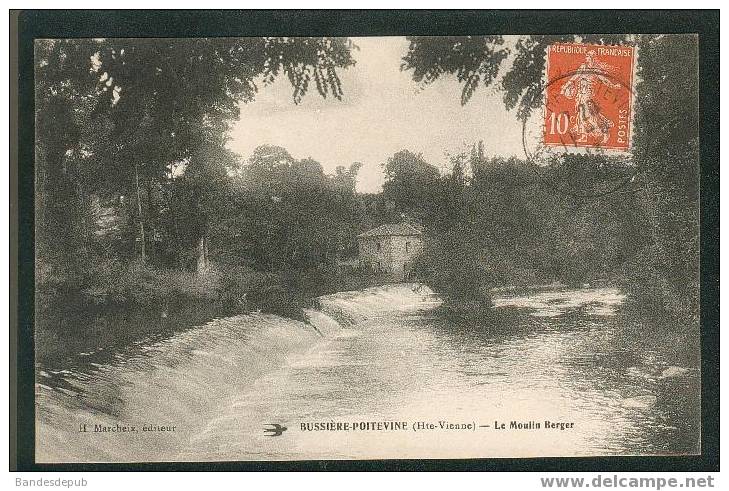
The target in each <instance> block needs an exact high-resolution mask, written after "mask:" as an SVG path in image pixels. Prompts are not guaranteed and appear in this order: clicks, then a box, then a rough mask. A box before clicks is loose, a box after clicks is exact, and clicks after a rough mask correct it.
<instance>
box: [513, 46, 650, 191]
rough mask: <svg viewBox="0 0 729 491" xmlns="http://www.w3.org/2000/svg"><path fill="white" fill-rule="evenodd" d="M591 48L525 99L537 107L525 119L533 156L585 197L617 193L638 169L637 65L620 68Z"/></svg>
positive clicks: (543, 175) (543, 172)
mask: <svg viewBox="0 0 729 491" xmlns="http://www.w3.org/2000/svg"><path fill="white" fill-rule="evenodd" d="M591 53H593V52H589V53H588V54H587V55H586V58H587V62H586V63H582V64H581V65H580V66H579V67H578V68H572V69H570V70H566V71H565V70H559V72H558V73H556V74H552V77H551V78H548V79H547V82H543V83H541V84H540V86H539V87H537V88H536V90H532V91H527V94H526V95H525V97H526V98H527V99H525V100H524V101H523V104H524V105H525V106H526V107H530V108H532V109H533V110H532V111H530V113H529V114H528V115H527V116H526V117H525V118H524V119H523V121H522V146H523V149H524V154H525V156H526V159H527V162H528V163H530V164H532V165H531V166H530V167H531V168H532V169H533V170H534V172H535V173H536V174H537V176H538V177H539V179H540V180H542V181H543V182H545V183H546V184H548V185H549V186H550V187H551V188H553V189H554V190H555V191H557V192H560V193H562V194H566V195H570V196H573V197H580V198H598V197H601V196H605V195H608V194H612V193H615V192H617V191H619V190H621V189H623V188H625V187H626V186H627V185H628V184H629V183H630V182H632V181H633V180H634V178H635V176H636V173H637V168H636V166H635V165H634V163H633V161H632V154H631V153H630V150H631V136H632V125H633V121H632V116H633V101H634V91H633V86H632V81H633V65H632V64H631V65H630V70H629V71H628V73H627V74H621V73H616V72H615V71H614V70H608V69H605V68H604V67H605V66H606V65H605V64H602V63H600V62H595V61H593V60H592V59H591V58H590V56H591ZM548 61H549V59H548ZM549 73H550V68H549V64H548V68H547V74H548V75H549ZM539 108H541V109H542V110H541V111H539V110H538V109H539ZM535 109H536V110H535Z"/></svg>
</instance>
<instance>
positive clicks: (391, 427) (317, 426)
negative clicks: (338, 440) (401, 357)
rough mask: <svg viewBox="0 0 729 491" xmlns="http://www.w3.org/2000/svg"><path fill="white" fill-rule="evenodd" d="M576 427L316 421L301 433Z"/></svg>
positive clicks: (567, 425)
mask: <svg viewBox="0 0 729 491" xmlns="http://www.w3.org/2000/svg"><path fill="white" fill-rule="evenodd" d="M574 427H575V423H574V422H569V421H549V420H544V421H543V422H542V421H516V420H513V421H508V422H502V421H498V420H496V421H494V424H493V425H486V424H477V423H476V422H453V421H445V420H440V421H412V422H408V421H315V422H302V423H300V424H299V429H300V430H301V431H306V432H310V431H408V430H410V431H428V430H461V431H463V430H466V431H476V430H477V429H491V430H562V431H564V430H567V429H572V428H574Z"/></svg>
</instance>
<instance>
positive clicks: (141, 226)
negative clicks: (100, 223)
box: [134, 163, 147, 264]
mask: <svg viewBox="0 0 729 491" xmlns="http://www.w3.org/2000/svg"><path fill="white" fill-rule="evenodd" d="M134 179H135V181H136V184H137V214H138V219H139V235H140V236H141V243H142V247H141V250H140V253H141V254H140V257H141V259H142V264H145V263H146V262H147V249H146V238H145V236H144V217H143V216H142V193H141V190H140V188H139V163H135V164H134Z"/></svg>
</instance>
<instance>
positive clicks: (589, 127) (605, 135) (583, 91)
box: [561, 51, 620, 144]
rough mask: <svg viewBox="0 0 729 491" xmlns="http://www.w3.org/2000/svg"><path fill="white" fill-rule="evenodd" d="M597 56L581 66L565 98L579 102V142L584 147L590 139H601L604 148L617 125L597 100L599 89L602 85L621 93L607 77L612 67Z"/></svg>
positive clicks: (565, 88)
mask: <svg viewBox="0 0 729 491" xmlns="http://www.w3.org/2000/svg"><path fill="white" fill-rule="evenodd" d="M594 55H595V52H594V51H588V52H587V54H585V62H584V63H583V64H581V65H580V67H579V68H578V69H577V71H576V72H575V74H574V75H572V77H570V79H569V80H568V81H567V83H566V84H564V86H563V87H562V90H561V92H562V94H563V95H564V96H565V97H567V98H569V99H572V98H574V100H575V125H574V126H573V131H574V132H575V133H576V134H577V135H578V138H577V140H576V141H577V142H578V143H584V142H586V141H587V137H588V136H594V137H596V138H598V139H599V141H600V143H601V144H605V143H607V141H608V139H609V138H610V128H612V127H613V126H614V125H615V123H614V122H613V121H612V120H610V118H608V117H607V116H605V115H604V114H603V113H602V112H601V111H600V105H599V104H598V103H597V101H596V100H595V85H596V84H597V83H598V82H599V83H602V84H604V85H606V86H608V87H610V88H614V89H617V88H619V87H620V84H619V83H613V82H612V81H611V80H610V79H608V77H606V76H605V74H606V73H607V71H608V70H609V69H610V66H609V65H607V64H605V63H601V62H599V61H597V60H595V58H594Z"/></svg>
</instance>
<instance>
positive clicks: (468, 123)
mask: <svg viewBox="0 0 729 491" xmlns="http://www.w3.org/2000/svg"><path fill="white" fill-rule="evenodd" d="M32 51H33V58H32V59H33V72H34V78H33V99H34V121H35V133H34V171H33V175H34V198H33V199H34V205H33V206H34V266H33V267H34V273H33V274H34V278H35V287H34V307H33V308H34V323H33V342H34V345H33V346H34V348H33V349H34V362H33V365H34V384H33V385H34V389H35V394H34V401H35V415H34V426H35V433H34V452H35V456H34V457H35V461H36V462H37V463H40V464H99V463H112V464H113V463H160V462H239V461H321V460H324V461H327V460H332V461H351V460H372V459H491V458H546V457H627V456H639V457H649V456H697V455H701V453H702V445H703V442H702V349H701V340H702V330H701V320H702V319H701V309H700V300H701V294H700V291H701V278H700V257H701V247H702V246H701V240H700V238H701V234H700V224H701V220H700V211H701V210H700V201H701V191H702V190H701V186H700V177H701V161H700V151H699V149H700V142H701V138H703V135H701V134H700V118H699V86H700V77H699V36H698V35H697V34H690V33H674V34H669V33H666V34H636V33H630V32H626V33H611V34H600V33H597V34H584V33H580V32H579V30H578V29H577V28H576V29H575V32H574V33H572V34H559V35H557V34H518V33H514V34H493V35H485V34H482V35H463V36H429V35H425V36H422V35H417V36H416V35H405V36H399V35H397V36H396V35H393V36H370V37H364V36H353V37H340V36H333V37H325V36H316V37H303V36H291V37H286V36H283V37H281V36H279V37H267V36H246V37H229V36H224V37H153V38H150V37H103V38H94V37H74V38H70V37H67V38H41V39H35V40H34V42H33V46H32ZM717 179H718V178H717Z"/></svg>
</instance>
